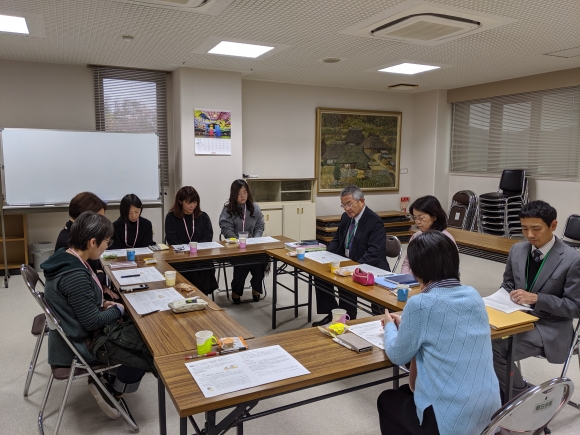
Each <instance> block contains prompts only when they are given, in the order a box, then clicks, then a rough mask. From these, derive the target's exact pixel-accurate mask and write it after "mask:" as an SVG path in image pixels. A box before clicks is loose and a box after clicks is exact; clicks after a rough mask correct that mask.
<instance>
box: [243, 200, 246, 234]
mask: <svg viewBox="0 0 580 435" xmlns="http://www.w3.org/2000/svg"><path fill="white" fill-rule="evenodd" d="M242 231H246V203H244V217H243V218H242Z"/></svg>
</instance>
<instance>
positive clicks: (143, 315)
mask: <svg viewBox="0 0 580 435" xmlns="http://www.w3.org/2000/svg"><path fill="white" fill-rule="evenodd" d="M158 312H159V310H155V311H149V312H148V313H145V314H141V316H140V317H145V316H148V315H149V314H153V313H158Z"/></svg>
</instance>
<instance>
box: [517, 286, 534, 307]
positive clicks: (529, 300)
mask: <svg viewBox="0 0 580 435" xmlns="http://www.w3.org/2000/svg"><path fill="white" fill-rule="evenodd" d="M510 298H511V299H512V301H514V302H515V303H516V304H519V305H523V304H528V305H533V304H535V303H536V302H538V295H537V294H536V293H530V292H527V291H525V290H522V289H518V290H512V292H511V293H510Z"/></svg>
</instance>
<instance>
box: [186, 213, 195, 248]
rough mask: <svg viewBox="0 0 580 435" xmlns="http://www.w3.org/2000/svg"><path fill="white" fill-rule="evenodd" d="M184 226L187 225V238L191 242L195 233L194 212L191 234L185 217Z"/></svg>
mask: <svg viewBox="0 0 580 435" xmlns="http://www.w3.org/2000/svg"><path fill="white" fill-rule="evenodd" d="M183 226H184V227H185V231H186V232H187V238H188V239H189V242H190V243H191V240H192V239H193V233H195V219H194V217H193V213H192V214H191V236H190V235H189V230H188V229H187V223H186V222H185V218H183Z"/></svg>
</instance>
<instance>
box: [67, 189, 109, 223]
mask: <svg viewBox="0 0 580 435" xmlns="http://www.w3.org/2000/svg"><path fill="white" fill-rule="evenodd" d="M101 209H103V210H105V211H106V210H107V203H106V202H105V201H103V200H102V199H101V198H99V197H98V196H97V195H95V194H94V193H93V192H81V193H78V194H76V195H75V197H74V198H73V199H71V200H70V203H69V205H68V215H69V216H70V217H71V218H73V219H76V218H78V217H79V216H80V214H81V213H82V212H84V211H94V212H95V213H98V212H99V211H100V210H101Z"/></svg>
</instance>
